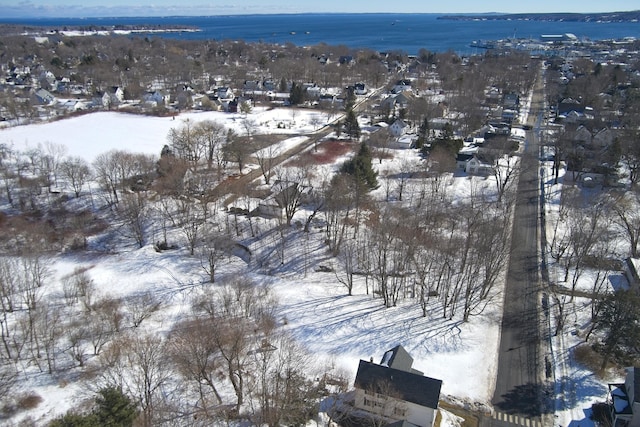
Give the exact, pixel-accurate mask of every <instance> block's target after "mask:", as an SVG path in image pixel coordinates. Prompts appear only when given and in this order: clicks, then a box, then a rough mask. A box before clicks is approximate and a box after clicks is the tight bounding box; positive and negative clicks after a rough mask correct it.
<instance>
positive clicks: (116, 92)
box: [107, 86, 124, 105]
mask: <svg viewBox="0 0 640 427" xmlns="http://www.w3.org/2000/svg"><path fill="white" fill-rule="evenodd" d="M107 93H108V94H109V96H110V97H111V104H112V105H118V104H120V103H121V102H122V101H124V90H122V88H121V87H120V86H112V87H111V88H109V90H108V91H107Z"/></svg>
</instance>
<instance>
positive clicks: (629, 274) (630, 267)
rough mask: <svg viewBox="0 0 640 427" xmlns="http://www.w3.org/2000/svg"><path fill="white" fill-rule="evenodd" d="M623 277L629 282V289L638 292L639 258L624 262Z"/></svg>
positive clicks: (639, 276)
mask: <svg viewBox="0 0 640 427" xmlns="http://www.w3.org/2000/svg"><path fill="white" fill-rule="evenodd" d="M624 275H625V277H626V278H627V281H628V282H629V288H631V289H636V290H639V288H638V286H640V258H632V257H630V258H627V259H625V260H624Z"/></svg>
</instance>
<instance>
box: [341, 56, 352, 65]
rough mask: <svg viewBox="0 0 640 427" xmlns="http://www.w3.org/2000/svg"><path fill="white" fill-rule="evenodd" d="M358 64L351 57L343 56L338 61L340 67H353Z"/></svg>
mask: <svg viewBox="0 0 640 427" xmlns="http://www.w3.org/2000/svg"><path fill="white" fill-rule="evenodd" d="M355 63H356V60H355V59H354V58H353V56H351V55H342V56H341V57H340V58H339V59H338V64H340V65H353V64H355Z"/></svg>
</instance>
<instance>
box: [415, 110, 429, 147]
mask: <svg viewBox="0 0 640 427" xmlns="http://www.w3.org/2000/svg"><path fill="white" fill-rule="evenodd" d="M428 137H429V119H427V118H426V117H425V118H424V119H423V120H422V123H421V124H420V128H418V140H417V141H416V148H422V147H423V146H424V145H425V144H426V143H427V138H428Z"/></svg>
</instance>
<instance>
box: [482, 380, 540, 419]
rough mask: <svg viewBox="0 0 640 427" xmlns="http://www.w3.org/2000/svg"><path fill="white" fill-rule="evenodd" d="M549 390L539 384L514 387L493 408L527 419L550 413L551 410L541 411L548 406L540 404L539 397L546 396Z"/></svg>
mask: <svg viewBox="0 0 640 427" xmlns="http://www.w3.org/2000/svg"><path fill="white" fill-rule="evenodd" d="M550 392H551V390H549V388H548V387H545V386H544V385H539V384H532V383H528V384H524V385H519V386H516V387H515V388H514V389H512V390H511V391H509V392H508V393H506V394H503V395H502V396H501V397H502V401H500V402H498V403H496V404H495V405H494V406H495V407H496V408H498V409H499V410H500V412H504V413H507V414H519V415H524V416H527V417H529V418H535V417H539V416H541V415H542V414H543V412H544V413H547V414H548V413H551V412H552V409H551V408H549V409H544V410H543V409H542V406H544V407H547V406H548V405H541V404H540V397H541V396H548V395H549V393H550Z"/></svg>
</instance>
